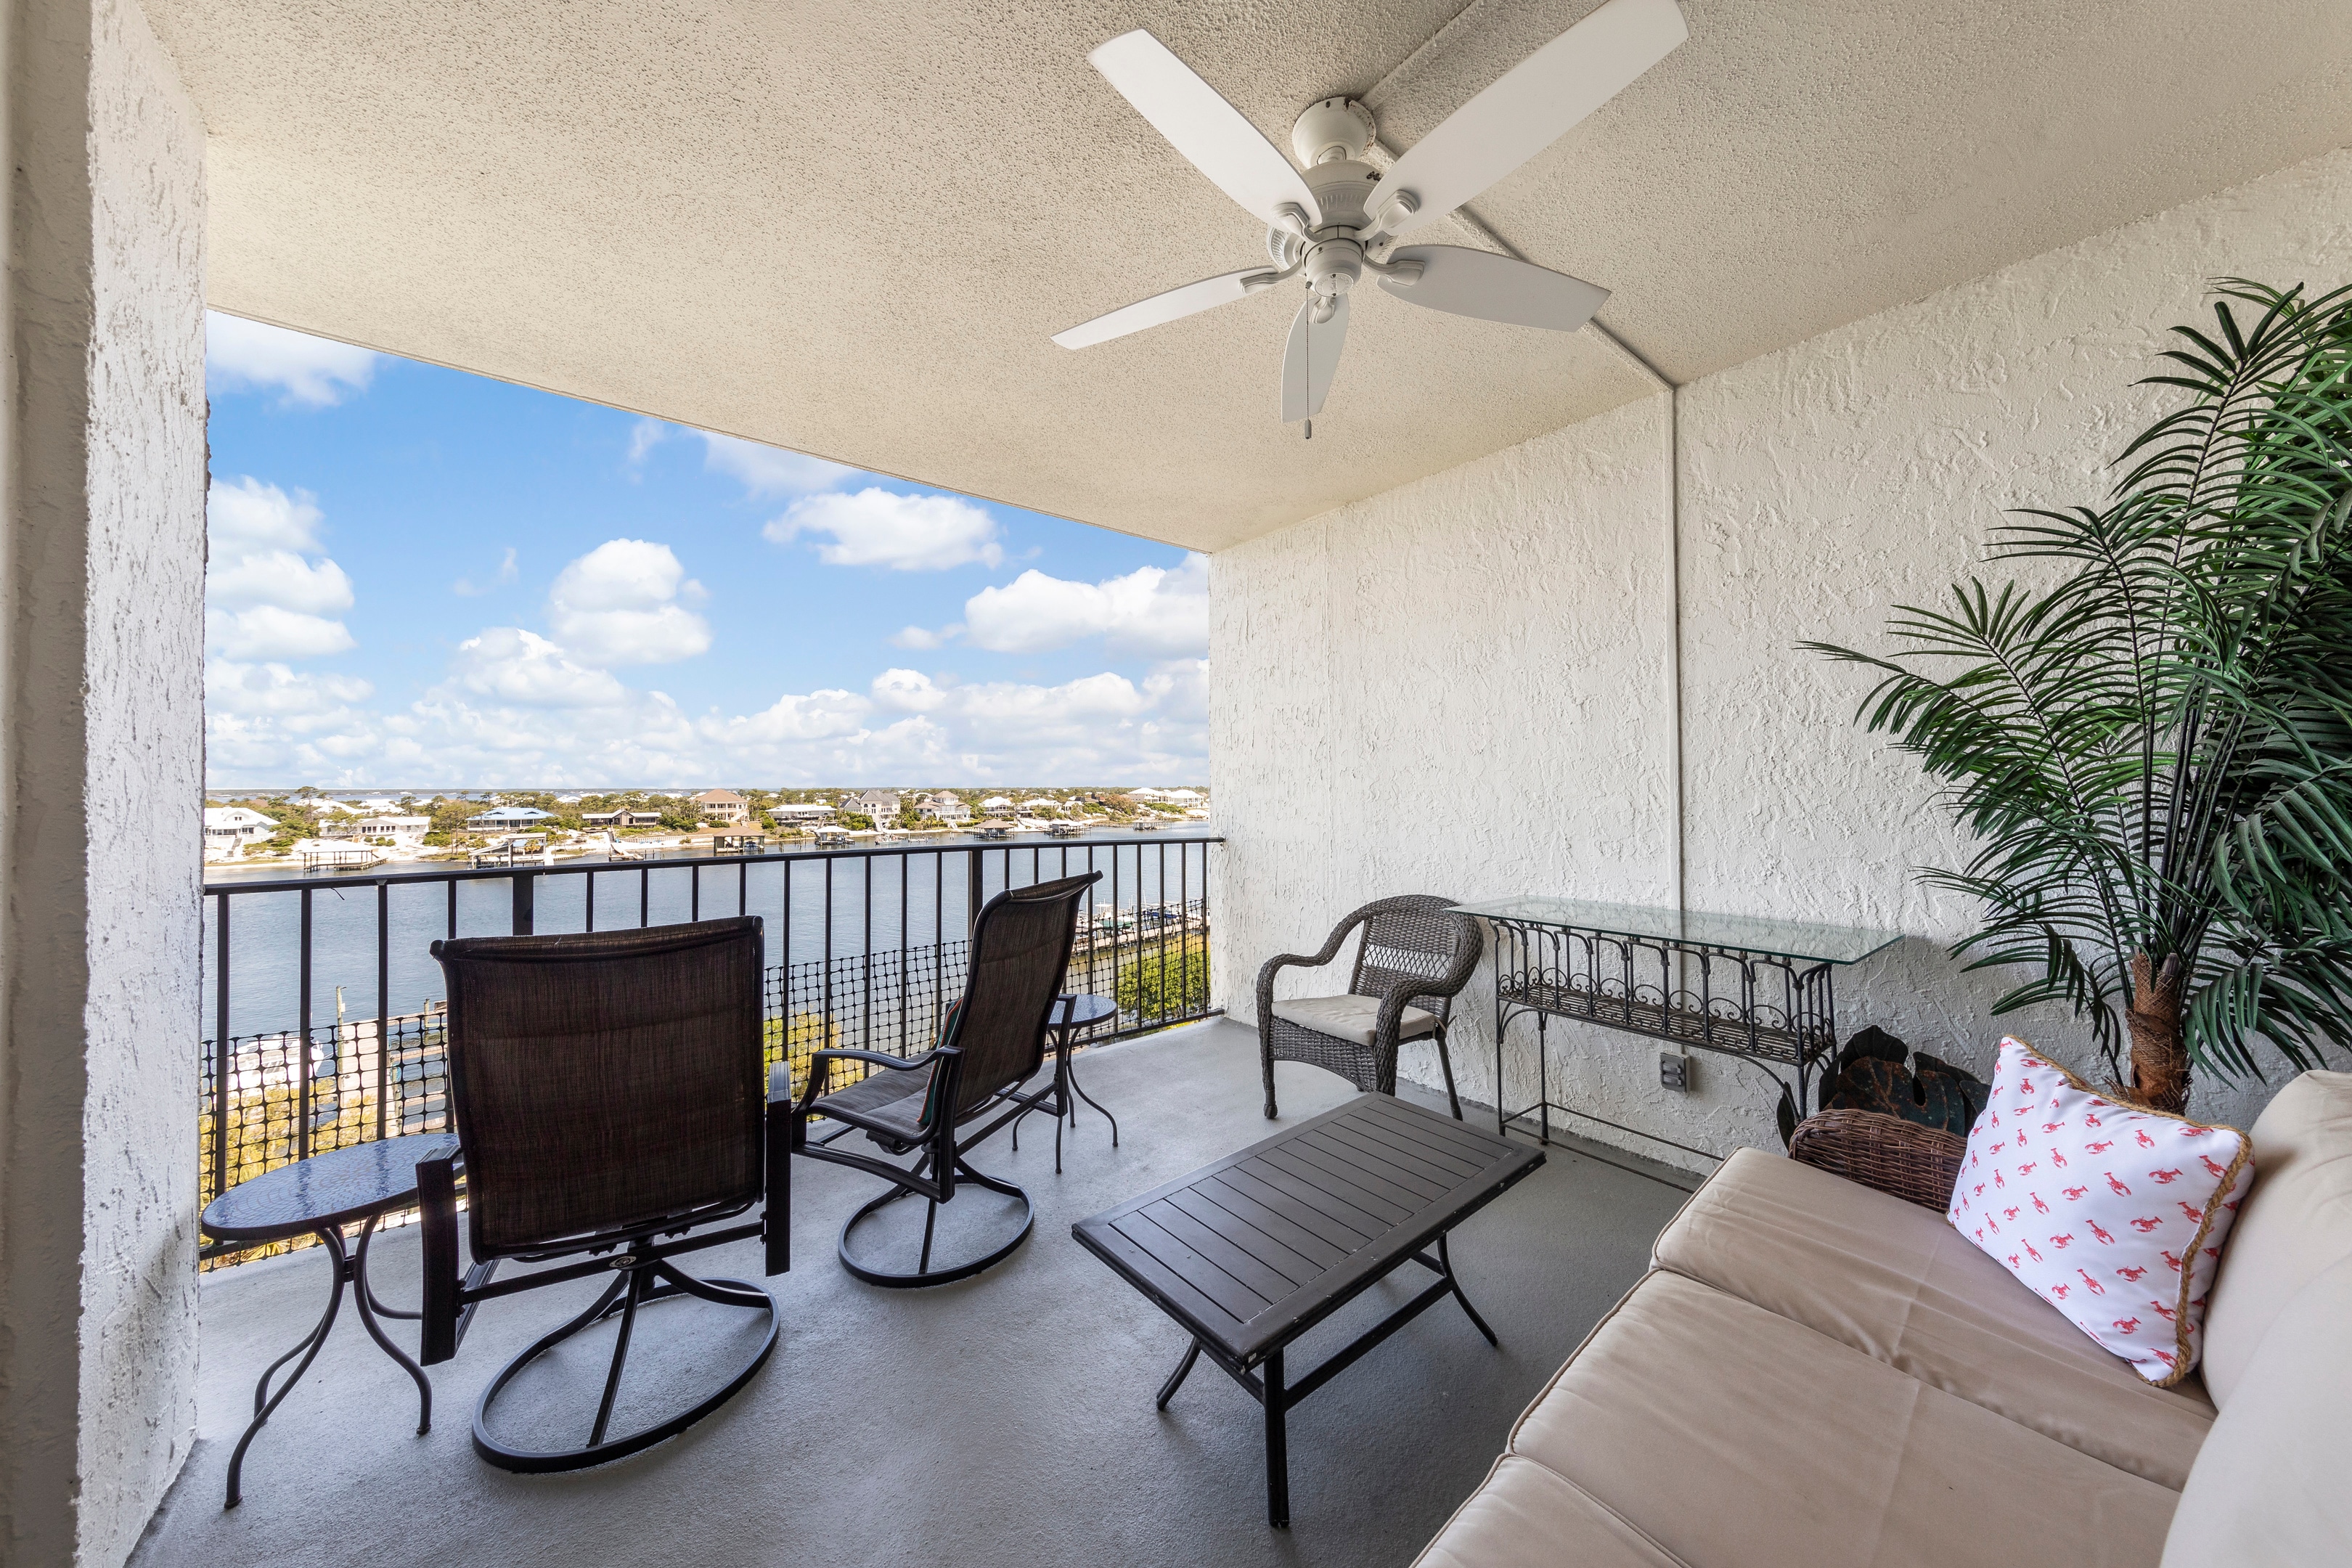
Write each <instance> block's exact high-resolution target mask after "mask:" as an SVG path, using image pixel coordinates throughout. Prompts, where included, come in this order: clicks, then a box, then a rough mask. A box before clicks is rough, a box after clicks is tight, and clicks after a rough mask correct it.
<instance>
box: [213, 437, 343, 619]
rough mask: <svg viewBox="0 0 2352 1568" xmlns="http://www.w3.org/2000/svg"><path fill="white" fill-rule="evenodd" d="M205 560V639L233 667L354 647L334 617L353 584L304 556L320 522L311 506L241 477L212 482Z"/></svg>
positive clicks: (328, 564) (303, 498) (334, 568)
mask: <svg viewBox="0 0 2352 1568" xmlns="http://www.w3.org/2000/svg"><path fill="white" fill-rule="evenodd" d="M321 521H323V519H322V518H321V516H320V511H319V508H318V506H317V504H316V503H315V502H314V501H312V500H311V499H310V497H309V496H307V495H304V494H302V493H301V492H300V491H299V490H298V491H296V492H295V493H294V494H292V495H290V496H289V495H288V494H287V493H286V492H285V491H284V490H282V489H278V487H277V486H276V485H268V484H264V483H262V482H261V481H260V480H258V479H253V478H251V477H249V476H248V477H247V478H245V479H235V480H228V481H220V480H215V482H214V484H213V487H212V489H211V492H210V494H209V495H208V496H207V497H206V498H205V529H206V532H207V534H208V535H209V538H210V550H209V555H210V559H209V561H208V563H207V564H206V567H205V637H206V640H207V641H208V642H209V643H210V644H211V645H212V647H214V648H215V650H217V651H218V652H220V653H223V654H226V656H227V657H228V658H231V659H233V660H260V661H263V662H268V661H271V660H286V659H301V658H325V657H327V656H328V655H330V654H338V653H347V652H349V651H350V650H351V649H352V648H353V647H357V646H358V643H357V642H356V640H355V639H354V638H353V637H352V634H351V630H350V628H349V627H347V626H344V625H343V623H342V622H341V621H340V620H337V619H335V618H334V617H335V616H336V615H337V614H338V613H339V612H341V611H343V610H348V609H350V608H351V607H352V579H351V576H350V574H348V573H346V572H345V571H344V570H343V569H342V568H341V566H338V565H336V564H335V563H334V562H332V561H331V560H328V559H325V558H323V557H317V558H314V557H313V556H312V554H311V553H310V552H315V551H316V550H317V549H318V546H319V530H320V523H321Z"/></svg>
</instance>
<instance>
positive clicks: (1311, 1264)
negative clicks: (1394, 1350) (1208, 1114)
mask: <svg viewBox="0 0 2352 1568" xmlns="http://www.w3.org/2000/svg"><path fill="white" fill-rule="evenodd" d="M1543 1160H1544V1157H1543V1152H1542V1151H1540V1150H1538V1149H1532V1148H1529V1147H1528V1146H1527V1145H1526V1144H1523V1143H1510V1142H1505V1141H1504V1140H1503V1139H1501V1138H1498V1137H1496V1135H1495V1134H1493V1133H1491V1132H1485V1131H1478V1130H1476V1129H1474V1128H1471V1127H1469V1126H1467V1125H1465V1123H1463V1122H1459V1121H1453V1120H1451V1119H1449V1118H1447V1117H1444V1116H1440V1115H1438V1114H1437V1113H1435V1112H1434V1111H1429V1110H1423V1109H1422V1108H1421V1107H1419V1106H1417V1105H1409V1104H1407V1103H1405V1102H1404V1101H1402V1100H1391V1099H1390V1098H1389V1097H1388V1096H1386V1095H1379V1094H1367V1095H1363V1096H1361V1097H1360V1098H1358V1099H1356V1100H1349V1102H1348V1103H1347V1104H1345V1105H1342V1106H1339V1107H1338V1108H1337V1109H1335V1110H1327V1111H1325V1112H1324V1113H1323V1114H1322V1115H1320V1116H1318V1117H1315V1118H1314V1119H1312V1120H1311V1121H1303V1122H1301V1123H1299V1124H1298V1125H1297V1126H1296V1127H1294V1128H1292V1129H1290V1130H1289V1131H1286V1132H1283V1133H1280V1134H1278V1135H1276V1136H1275V1137H1272V1138H1269V1139H1267V1140H1266V1141H1265V1142H1263V1143H1256V1144H1253V1145H1251V1146H1250V1147H1249V1148H1247V1149H1244V1150H1243V1151H1242V1152H1240V1153H1238V1154H1231V1155H1228V1156H1226V1157H1225V1158H1224V1159H1223V1160H1220V1161H1218V1162H1217V1163H1215V1164H1213V1165H1209V1166H1206V1167H1204V1168H1202V1169H1201V1170H1198V1171H1195V1172H1193V1173H1192V1174H1191V1175H1189V1176H1183V1177H1180V1178H1178V1179H1177V1180H1175V1181H1173V1182H1171V1183H1169V1184H1167V1185H1165V1186H1162V1187H1155V1188H1153V1189H1152V1190H1151V1191H1150V1192H1148V1193H1146V1194H1143V1195H1142V1196H1141V1197H1139V1198H1130V1199H1129V1200H1128V1201H1127V1202H1126V1203H1123V1204H1121V1205H1118V1207H1117V1208H1113V1209H1107V1210H1105V1211H1104V1212H1103V1213H1101V1214H1098V1215H1095V1216H1094V1217H1092V1218H1091V1219H1082V1220H1080V1221H1079V1222H1078V1223H1077V1224H1076V1225H1075V1226H1071V1227H1070V1229H1071V1232H1072V1234H1073V1235H1075V1236H1076V1237H1077V1239H1078V1243H1079V1245H1081V1246H1083V1247H1086V1248H1087V1250H1088V1251H1089V1252H1092V1253H1093V1254H1095V1256H1096V1257H1097V1258H1101V1259H1102V1260H1103V1261H1104V1262H1106V1263H1108V1264H1109V1265H1110V1266H1111V1267H1112V1268H1115V1269H1117V1270H1118V1272H1119V1273H1120V1274H1121V1275H1122V1276H1124V1277H1125V1279H1127V1281H1128V1283H1129V1284H1131V1285H1133V1286H1134V1287H1135V1288H1136V1289H1139V1290H1140V1291H1142V1292H1143V1293H1144V1294H1145V1295H1146V1296H1149V1297H1150V1298H1151V1300H1153V1301H1155V1302H1157V1303H1158V1304H1159V1306H1160V1310H1163V1311H1165V1312H1166V1313H1167V1314H1168V1315H1169V1316H1170V1317H1171V1318H1173V1319H1175V1320H1176V1321H1178V1322H1179V1323H1181V1324H1182V1325H1183V1326H1184V1328H1185V1330H1186V1331H1188V1332H1190V1333H1191V1334H1192V1346H1191V1348H1189V1349H1187V1350H1186V1351H1185V1352H1184V1359H1183V1360H1182V1361H1181V1362H1180V1363H1178V1364H1177V1367H1176V1371H1175V1372H1174V1373H1173V1374H1171V1376H1170V1377H1169V1379H1168V1381H1167V1383H1165V1384H1162V1385H1161V1387H1160V1408H1161V1409H1163V1410H1164V1409H1166V1408H1167V1407H1168V1401H1169V1400H1170V1399H1171V1398H1172V1397H1173V1396H1174V1395H1175V1393H1176V1390H1177V1388H1178V1387H1179V1386H1180V1385H1181V1384H1182V1383H1183V1381H1184V1378H1185V1374H1186V1373H1190V1372H1191V1371H1192V1364H1193V1363H1194V1362H1196V1361H1197V1360H1199V1359H1200V1357H1201V1355H1202V1353H1203V1352H1206V1353H1207V1355H1208V1357H1209V1359H1210V1360H1211V1361H1213V1362H1214V1363H1217V1364H1218V1365H1219V1366H1221V1367H1223V1368H1224V1369H1225V1371H1226V1372H1227V1373H1231V1374H1232V1376H1233V1378H1234V1381H1235V1382H1236V1383H1239V1384H1241V1385H1242V1387H1243V1388H1244V1389H1246V1390H1247V1391H1248V1392H1249V1394H1250V1396H1251V1397H1252V1398H1254V1399H1255V1400H1256V1401H1257V1402H1258V1403H1259V1404H1260V1405H1264V1406H1265V1503H1266V1520H1267V1522H1268V1523H1270V1524H1273V1525H1275V1526H1276V1527H1278V1528H1279V1527H1287V1526H1288V1525H1289V1523H1290V1471H1289V1458H1288V1451H1287V1447H1286V1438H1285V1435H1284V1417H1285V1415H1286V1413H1287V1412H1288V1410H1289V1408H1290V1407H1291V1406H1292V1405H1296V1404H1297V1403H1298V1402H1299V1401H1300V1400H1302V1399H1305V1398H1306V1397H1307V1395H1308V1394H1312V1393H1314V1392H1315V1391H1316V1390H1317V1389H1318V1388H1320V1387H1322V1386H1323V1385H1324V1384H1327V1383H1328V1382H1330V1381H1331V1379H1332V1378H1334V1377H1336V1376H1338V1375H1339V1373H1340V1372H1342V1371H1343V1370H1345V1369H1346V1368H1347V1367H1349V1366H1350V1365H1352V1364H1353V1363H1355V1361H1356V1359H1357V1358H1358V1357H1359V1356H1360V1355H1362V1354H1363V1353H1364V1352H1366V1351H1369V1350H1370V1349H1371V1348H1372V1347H1373V1346H1374V1345H1377V1344H1379V1343H1380V1342H1381V1341H1382V1340H1385V1339H1387V1338H1388V1337H1389V1336H1390V1335H1391V1334H1392V1333H1394V1332H1396V1331H1397V1330H1399V1329H1401V1328H1402V1327H1403V1326H1404V1325H1405V1324H1406V1323H1408V1322H1410V1321H1412V1319H1414V1318H1415V1317H1418V1316H1419V1315H1420V1314H1421V1313H1422V1312H1423V1311H1425V1310H1428V1309H1429V1308H1431V1307H1433V1306H1435V1305H1436V1304H1437V1303H1438V1302H1439V1301H1440V1300H1444V1298H1445V1297H1447V1296H1452V1297H1453V1298H1454V1300H1457V1301H1460V1302H1461V1303H1462V1310H1464V1311H1465V1312H1467V1313H1468V1314H1469V1315H1470V1321H1471V1322H1473V1323H1474V1324H1475V1325H1477V1329H1478V1331H1479V1332H1480V1333H1482V1334H1484V1335H1486V1342H1488V1343H1489V1344H1492V1343H1494V1342H1495V1331H1493V1330H1492V1329H1490V1328H1488V1327H1487V1326H1486V1321H1485V1320H1484V1319H1482V1318H1480V1317H1479V1316H1478V1313H1477V1310H1476V1309H1475V1308H1473V1307H1472V1306H1471V1305H1470V1298H1469V1297H1467V1296H1465V1295H1464V1294H1463V1293H1462V1285H1461V1282H1460V1281H1459V1280H1458V1279H1455V1278H1454V1262H1453V1259H1452V1258H1450V1257H1448V1256H1447V1254H1446V1250H1445V1233H1446V1232H1447V1231H1449V1230H1451V1229H1453V1228H1454V1226H1457V1225H1459V1224H1461V1223H1462V1222H1463V1221H1464V1220H1465V1219H1467V1218H1468V1217H1469V1216H1470V1215H1474V1214H1475V1213H1477V1212H1478V1211H1479V1210H1480V1209H1482V1208H1484V1207H1485V1206H1486V1205H1487V1204H1488V1203H1489V1202H1491V1201H1492V1200H1493V1199H1494V1198H1495V1196H1496V1194H1499V1193H1501V1192H1503V1191H1504V1190H1505V1189H1506V1188H1507V1187H1509V1186H1511V1185H1512V1184H1514V1183H1516V1182H1517V1181H1518V1180H1519V1179H1520V1178H1521V1177H1522V1176H1525V1175H1526V1174H1527V1173H1528V1172H1529V1171H1532V1170H1534V1169H1535V1168H1536V1167H1537V1166H1538V1165H1540V1164H1542V1163H1543ZM1432 1244H1434V1245H1435V1247H1436V1256H1435V1257H1432V1256H1431V1255H1430V1251H1429V1248H1430V1247H1431V1245H1432ZM1408 1262H1411V1263H1418V1264H1420V1265H1421V1266H1422V1267H1423V1268H1427V1269H1429V1270H1431V1271H1432V1272H1433V1273H1434V1274H1435V1275H1436V1276H1437V1279H1436V1280H1435V1281H1434V1282H1433V1283H1432V1284H1431V1285H1430V1286H1429V1288H1428V1289H1425V1290H1423V1291H1422V1292H1421V1294H1419V1295H1417V1296H1415V1297H1414V1298H1413V1299H1412V1300H1410V1301H1408V1302H1406V1303H1405V1304H1404V1305H1403V1306H1402V1307H1400V1308H1398V1309H1397V1310H1395V1311H1393V1312H1391V1313H1390V1314H1389V1315H1388V1316H1387V1317H1386V1318H1383V1319H1382V1320H1381V1321H1380V1322H1379V1323H1377V1324H1376V1325H1374V1326H1373V1327H1372V1328H1371V1329H1370V1330H1368V1331H1365V1332H1364V1333H1363V1334H1361V1335H1360V1336H1359V1337H1358V1338H1357V1339H1356V1340H1355V1341H1354V1342H1352V1343H1350V1344H1349V1345H1348V1347H1347V1348H1346V1349H1344V1350H1341V1351H1339V1352H1336V1353H1334V1354H1333V1355H1332V1356H1330V1357H1329V1358H1328V1360H1326V1361H1325V1362H1324V1363H1323V1364H1322V1365H1320V1366H1318V1367H1317V1368H1316V1369H1315V1370H1314V1371H1313V1372H1310V1373H1307V1375H1306V1376H1305V1377H1302V1378H1300V1379H1298V1380H1297V1382H1295V1383H1286V1382H1284V1380H1283V1365H1282V1352H1283V1350H1284V1347H1286V1346H1287V1345H1289V1344H1290V1343H1291V1342H1293V1341H1295V1340H1297V1338H1298V1337H1299V1336H1300V1335H1302V1334H1304V1333H1306V1332H1307V1330H1309V1329H1311V1328H1313V1327H1314V1326H1315V1325H1316V1324H1318V1323H1319V1322H1321V1321H1323V1320H1324V1319H1326V1318H1328V1317H1329V1316H1330V1315H1331V1314H1332V1313H1334V1312H1336V1311H1338V1310H1339V1309H1340V1308H1342V1307H1344V1306H1346V1305H1347V1304H1348V1303H1349V1301H1351V1300H1355V1299H1356V1297H1358V1296H1359V1295H1361V1294H1362V1293H1363V1292H1364V1291H1365V1290H1366V1289H1370V1287H1371V1286H1372V1285H1373V1284H1375V1283H1377V1282H1378V1281H1379V1280H1381V1279H1383V1278H1385V1277H1386V1276H1387V1275H1388V1274H1389V1272H1390V1271H1391V1270H1392V1269H1394V1268H1399V1267H1400V1266H1402V1265H1403V1264H1405V1263H1408Z"/></svg>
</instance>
